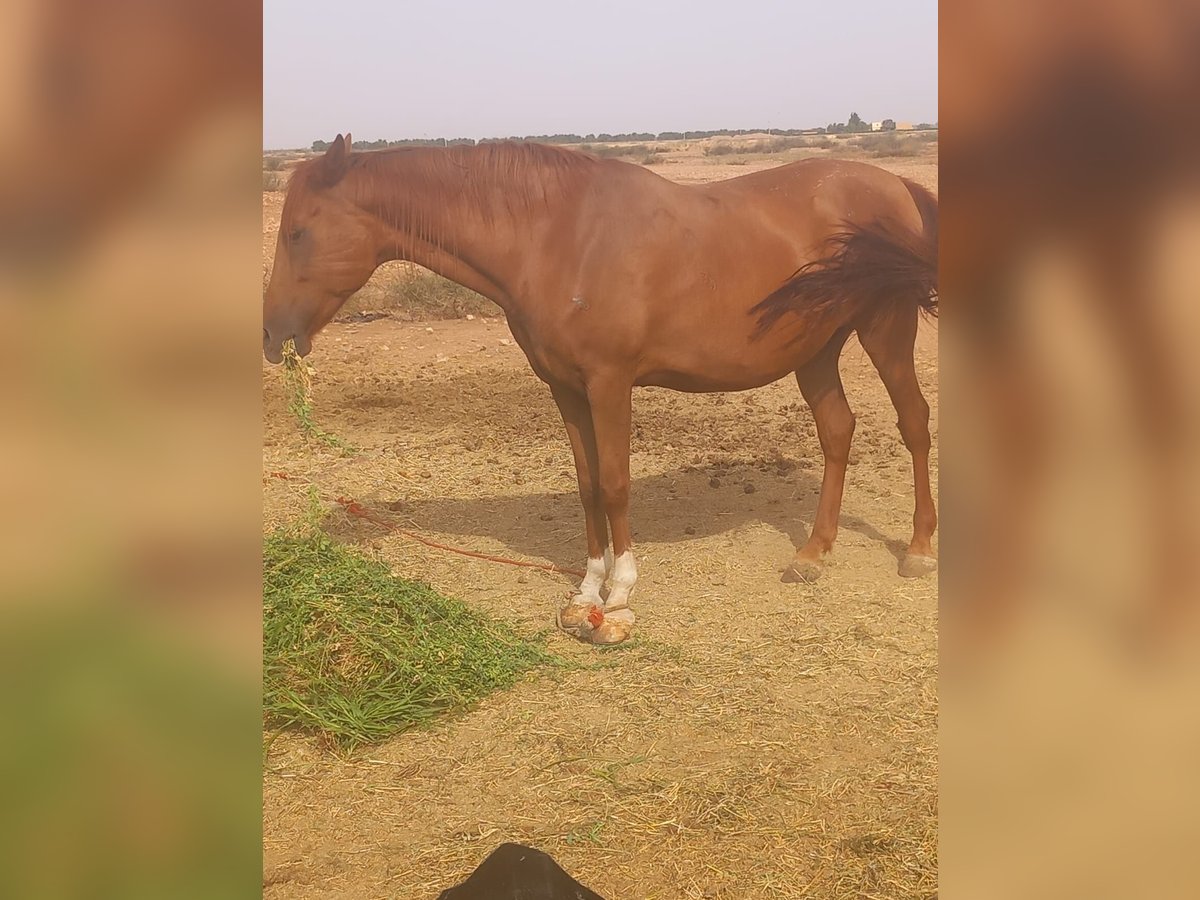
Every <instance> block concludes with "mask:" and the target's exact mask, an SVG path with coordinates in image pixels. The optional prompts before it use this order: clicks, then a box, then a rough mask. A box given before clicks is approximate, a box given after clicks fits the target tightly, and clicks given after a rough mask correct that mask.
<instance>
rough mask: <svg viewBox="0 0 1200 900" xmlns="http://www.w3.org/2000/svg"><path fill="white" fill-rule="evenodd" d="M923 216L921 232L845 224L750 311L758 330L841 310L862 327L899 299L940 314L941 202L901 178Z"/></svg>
mask: <svg viewBox="0 0 1200 900" xmlns="http://www.w3.org/2000/svg"><path fill="white" fill-rule="evenodd" d="M901 181H903V182H904V186H905V187H906V188H908V192H909V194H910V195H912V198H913V202H914V203H916V205H917V210H918V211H919V212H920V214H921V231H920V232H919V233H913V232H912V231H911V230H909V229H907V228H901V227H900V226H899V225H897V224H896V223H895V222H892V221H890V220H889V221H883V220H877V221H874V222H871V223H870V224H867V225H847V226H846V228H845V230H844V231H841V232H839V233H837V234H835V235H833V236H832V237H830V238H829V240H828V244H827V246H828V248H829V252H828V253H827V254H826V255H825V256H823V257H821V258H820V259H816V260H813V261H812V262H810V263H808V264H806V265H805V266H803V267H801V268H800V270H799V271H797V272H796V274H794V275H793V276H792V277H791V278H789V279H788V280H787V281H785V282H784V283H783V284H782V285H781V286H780V287H779V288H778V289H777V290H776V291H775V292H774V293H772V294H771V295H770V296H769V297H767V298H766V299H765V300H763V301H761V302H760V303H758V304H757V305H755V306H754V308H753V309H751V310H750V314H751V315H755V316H758V330H757V333H758V334H762V333H764V332H766V331H767V330H768V329H770V328H771V326H773V325H774V324H775V323H776V322H777V321H779V319H781V318H782V317H783V316H784V315H786V314H787V313H796V314H798V315H803V316H806V317H807V316H814V317H822V316H825V315H831V314H837V315H838V316H839V318H842V320H843V321H847V322H853V323H854V324H855V325H856V326H861V325H862V324H864V322H865V321H866V320H868V319H869V318H870V317H871V316H872V315H874V314H877V313H882V312H884V311H886V310H887V309H888V308H889V307H892V306H894V305H895V304H896V303H906V304H907V303H911V304H913V305H914V306H915V307H916V308H918V309H920V310H922V311H923V312H925V313H926V314H928V315H930V316H934V317H936V316H937V314H938V202H937V198H936V197H935V196H934V195H933V194H931V193H930V192H929V191H927V190H926V189H925V188H923V187H921V185H919V184H916V183H915V182H912V181H909V180H908V179H907V178H902V179H901Z"/></svg>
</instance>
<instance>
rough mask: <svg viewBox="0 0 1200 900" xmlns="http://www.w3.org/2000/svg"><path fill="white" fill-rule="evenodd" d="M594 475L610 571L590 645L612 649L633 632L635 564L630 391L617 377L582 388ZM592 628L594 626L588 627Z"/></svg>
mask: <svg viewBox="0 0 1200 900" xmlns="http://www.w3.org/2000/svg"><path fill="white" fill-rule="evenodd" d="M587 395H588V402H589V404H590V406H591V410H592V426H593V429H594V432H595V436H596V451H597V455H598V462H599V470H600V485H599V486H600V502H601V505H602V506H603V508H604V512H605V514H606V515H607V517H608V524H609V527H610V528H611V530H612V542H613V567H612V573H611V580H610V584H609V593H608V599H607V601H606V602H605V604H604V611H603V620H602V622H601V623H600V624H598V625H596V626H595V628H594V630H593V631H592V633H591V634H590V639H591V640H592V642H593V643H598V644H615V643H619V642H621V641H623V640H625V639H626V638H628V637H629V633H630V629H631V627H632V626H633V620H634V616H633V610H632V609H631V608H630V604H631V603H632V601H633V589H634V585H635V584H636V583H637V563H636V562H635V561H634V557H633V539H632V536H631V534H630V529H629V433H630V426H631V422H632V418H633V385H632V384H631V383H630V382H629V381H627V380H625V379H623V378H619V377H603V378H593V379H590V380H589V381H588V385H587ZM593 624H595V623H593Z"/></svg>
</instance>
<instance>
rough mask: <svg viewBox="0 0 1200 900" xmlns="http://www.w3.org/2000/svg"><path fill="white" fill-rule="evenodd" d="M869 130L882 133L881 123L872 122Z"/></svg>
mask: <svg viewBox="0 0 1200 900" xmlns="http://www.w3.org/2000/svg"><path fill="white" fill-rule="evenodd" d="M871 130H872V131H883V123H882V122H872V123H871Z"/></svg>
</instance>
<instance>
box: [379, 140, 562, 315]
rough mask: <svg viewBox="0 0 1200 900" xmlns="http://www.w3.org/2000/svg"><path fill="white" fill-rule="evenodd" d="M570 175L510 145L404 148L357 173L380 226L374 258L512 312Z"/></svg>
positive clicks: (560, 211) (559, 207) (555, 213)
mask: <svg viewBox="0 0 1200 900" xmlns="http://www.w3.org/2000/svg"><path fill="white" fill-rule="evenodd" d="M505 153H509V154H511V158H507V157H506V156H505V155H504V154H505ZM439 154H440V155H439ZM571 174H573V173H570V172H567V173H564V172H562V171H557V170H551V169H549V168H547V169H543V168H540V167H538V166H536V165H532V164H530V162H529V159H528V157H523V156H522V155H521V151H520V150H519V149H517V148H503V152H501V148H474V149H473V150H466V151H459V152H454V151H450V152H447V151H408V152H405V153H397V154H395V156H394V157H391V158H382V157H381V158H380V159H379V160H378V161H377V162H376V164H375V165H374V166H373V167H372V169H370V170H366V171H364V172H363V173H362V175H361V177H362V178H363V179H364V189H363V190H362V192H361V194H360V204H361V205H362V206H363V207H364V208H366V209H368V210H369V211H370V212H371V213H373V214H374V215H375V217H376V218H378V219H379V220H380V221H381V222H382V223H383V225H384V227H385V229H386V232H385V235H384V238H383V242H384V247H383V249H382V251H381V253H380V258H381V261H382V260H384V259H403V260H408V261H411V262H415V263H417V264H418V265H421V266H424V267H425V268H427V269H430V270H432V271H434V272H436V273H437V274H439V275H442V276H444V277H446V278H449V279H450V280H452V281H456V282H458V283H459V284H463V285H465V286H466V287H469V288H471V289H472V290H474V291H477V292H478V293H480V294H483V295H484V296H486V297H488V298H489V299H491V300H493V301H494V302H496V303H497V304H499V305H500V306H501V307H503V308H504V309H505V311H506V312H511V311H512V307H513V305H514V304H516V303H517V302H518V300H519V296H518V294H519V292H518V291H517V290H516V286H517V284H518V282H519V281H520V280H521V273H520V269H521V267H522V262H523V260H524V259H525V258H527V257H528V255H529V254H530V253H536V252H537V251H538V250H539V247H538V246H537V240H538V237H537V236H538V235H539V234H544V233H545V232H546V229H545V228H544V227H542V226H544V225H545V223H546V222H547V220H549V219H553V218H554V217H555V216H556V215H561V214H562V213H563V211H564V209H565V208H566V207H567V206H568V205H569V204H570V203H571V201H572V199H573V197H574V196H575V195H576V194H577V191H576V190H575V189H576V188H577V182H578V179H577V178H572V177H567V176H568V175H571Z"/></svg>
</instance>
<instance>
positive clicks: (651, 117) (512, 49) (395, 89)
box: [263, 0, 937, 149]
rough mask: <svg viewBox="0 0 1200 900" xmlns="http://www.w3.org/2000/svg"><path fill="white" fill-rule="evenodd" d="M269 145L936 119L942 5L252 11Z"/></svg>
mask: <svg viewBox="0 0 1200 900" xmlns="http://www.w3.org/2000/svg"><path fill="white" fill-rule="evenodd" d="M263 26H264V32H263V144H264V146H265V147H267V148H271V149H275V148H285V147H307V146H308V145H309V144H311V143H312V142H313V141H314V140H316V139H322V140H330V139H332V138H333V137H334V135H336V134H337V133H338V132H340V131H351V132H353V134H354V137H355V139H356V140H358V139H366V140H375V139H378V138H388V139H392V140H394V139H397V138H414V137H474V138H480V137H496V136H507V135H525V134H552V133H555V132H568V133H570V132H574V133H578V134H587V133H588V132H597V133H599V132H605V131H607V132H610V133H618V132H628V131H652V132H660V131H684V130H687V129H697V130H699V129H716V128H757V127H769V128H806V127H811V126H816V125H825V124H827V123H829V122H844V121H845V120H846V119H847V117H848V116H849V115H850V113H851V112H852V111H853V112H857V113H858V114H859V115H860V116H862V118H864V119H866V120H868V121H870V120H872V119H884V118H893V119H897V120H900V121H911V122H914V123H915V122H933V121H936V119H937V0H824V2H807V0H777V2H764V0H689V2H679V0H668V2H655V0H636V2H631V0H589V2H586V3H581V2H575V0H495V2H485V0H457V2H444V0H443V2H439V0H424V2H419V3H414V2H410V0H386V2H385V0H264V2H263Z"/></svg>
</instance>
